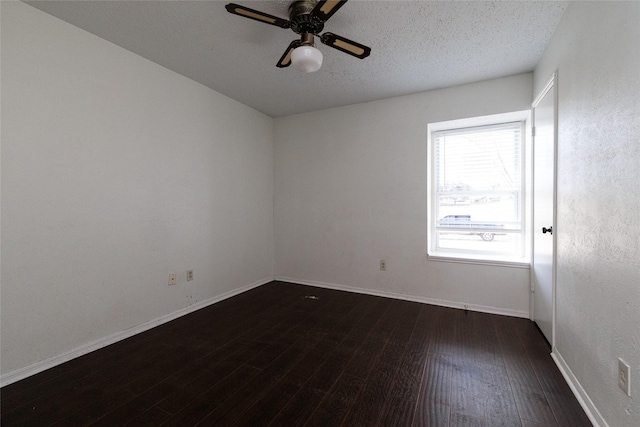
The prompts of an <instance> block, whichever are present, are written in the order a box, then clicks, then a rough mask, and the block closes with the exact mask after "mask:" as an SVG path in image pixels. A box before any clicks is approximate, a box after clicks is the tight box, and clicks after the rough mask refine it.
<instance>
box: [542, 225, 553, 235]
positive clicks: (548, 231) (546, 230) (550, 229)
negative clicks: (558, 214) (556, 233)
mask: <svg viewBox="0 0 640 427" xmlns="http://www.w3.org/2000/svg"><path fill="white" fill-rule="evenodd" d="M545 233H549V234H553V226H551V227H549V228H546V227H542V234H545Z"/></svg>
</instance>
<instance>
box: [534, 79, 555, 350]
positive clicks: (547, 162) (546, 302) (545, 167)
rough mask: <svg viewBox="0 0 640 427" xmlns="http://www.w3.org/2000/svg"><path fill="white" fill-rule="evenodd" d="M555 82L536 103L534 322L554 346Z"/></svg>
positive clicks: (553, 80)
mask: <svg viewBox="0 0 640 427" xmlns="http://www.w3.org/2000/svg"><path fill="white" fill-rule="evenodd" d="M555 153H556V79H555V75H554V76H553V77H552V78H551V80H550V81H549V84H547V86H546V87H545V89H544V90H543V91H542V92H541V93H540V95H538V97H537V98H536V100H535V101H534V102H533V260H532V282H533V320H534V321H535V322H536V324H537V325H538V327H539V328H540V330H541V331H542V333H543V334H544V336H545V337H546V338H547V341H549V343H550V344H551V346H552V348H553V346H554V341H553V338H554V335H553V334H554V315H555V266H554V262H555V233H556V231H557V230H556V229H555V227H554V219H555V215H554V213H555V171H556V162H555V159H556V156H555Z"/></svg>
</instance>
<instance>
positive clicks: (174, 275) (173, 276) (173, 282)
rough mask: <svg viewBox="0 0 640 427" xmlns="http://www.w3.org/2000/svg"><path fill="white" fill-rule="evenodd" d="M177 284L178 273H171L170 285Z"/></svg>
mask: <svg viewBox="0 0 640 427" xmlns="http://www.w3.org/2000/svg"><path fill="white" fill-rule="evenodd" d="M175 284H176V273H169V286H171V285H175Z"/></svg>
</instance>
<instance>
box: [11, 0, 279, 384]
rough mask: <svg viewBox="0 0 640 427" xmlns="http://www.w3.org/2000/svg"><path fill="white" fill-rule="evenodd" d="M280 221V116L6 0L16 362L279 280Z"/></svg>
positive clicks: (36, 358) (60, 351)
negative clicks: (174, 276)
mask: <svg viewBox="0 0 640 427" xmlns="http://www.w3.org/2000/svg"><path fill="white" fill-rule="evenodd" d="M272 231H273V120H272V119H271V118H269V117H267V116H264V115H262V114H260V113H258V112H256V111H255V110H252V109H250V108H249V107H246V106H244V105H242V104H240V103H238V102H236V101H233V100H231V99H229V98H227V97H224V96H222V95H220V94H218V93H216V92H213V91H211V90H209V89H207V88H205V87H204V86H201V85H199V84H197V83H195V82H193V81H191V80H189V79H187V78H184V77H182V76H179V75H177V74H175V73H173V72H171V71H169V70H167V69H164V68H162V67H160V66H158V65H156V64H154V63H151V62H149V61H147V60H145V59H143V58H141V57H139V56H136V55H134V54H133V53H131V52H128V51H126V50H124V49H122V48H119V47H117V46H115V45H113V44H110V43H108V42H106V41H104V40H102V39H100V38H97V37H95V36H93V35H90V34H88V33H86V32H84V31H82V30H80V29H78V28H76V27H73V26H71V25H68V24H66V23H64V22H62V21H59V20H57V19H56V18H53V17H51V16H49V15H47V14H45V13H43V12H41V11H38V10H36V9H34V8H32V7H30V6H28V5H26V4H24V3H18V2H4V1H3V2H2V276H1V279H2V309H1V311H2V315H1V319H2V342H1V343H2V373H3V374H6V373H10V372H13V371H15V370H18V369H20V368H24V367H25V366H29V365H31V364H33V363H37V362H41V361H43V360H47V359H48V358H51V357H55V356H58V355H60V354H64V353H65V352H68V351H70V350H72V349H75V348H78V347H81V346H83V345H86V344H87V343H90V342H93V341H95V340H99V339H101V338H103V337H106V336H110V335H111V334H114V333H117V332H120V331H125V330H127V329H128V328H131V327H134V326H136V325H140V324H143V323H145V322H148V321H150V320H153V319H157V318H159V317H161V316H164V315H167V314H168V313H172V312H176V311H178V310H182V309H185V308H186V307H189V306H191V305H193V304H196V303H202V301H206V300H208V299H211V298H215V297H218V296H220V295H223V294H225V293H228V292H233V291H236V290H238V289H239V288H242V287H243V286H249V285H255V284H259V283H260V282H264V281H265V280H266V281H268V280H271V279H272V277H273V271H272V270H273V237H272ZM187 269H193V270H194V272H195V280H194V281H193V282H189V283H188V284H187V283H186V282H185V279H186V277H185V275H186V270H187ZM169 272H177V273H178V285H176V286H172V287H169V286H167V280H168V273H169Z"/></svg>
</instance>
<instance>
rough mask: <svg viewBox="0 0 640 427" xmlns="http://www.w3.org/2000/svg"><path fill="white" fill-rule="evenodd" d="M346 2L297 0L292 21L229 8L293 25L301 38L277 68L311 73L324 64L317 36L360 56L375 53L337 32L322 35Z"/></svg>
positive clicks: (229, 7)
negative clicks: (315, 40) (315, 37)
mask: <svg viewBox="0 0 640 427" xmlns="http://www.w3.org/2000/svg"><path fill="white" fill-rule="evenodd" d="M346 2H347V0H298V1H294V2H293V3H291V5H290V6H289V20H286V19H283V18H278V17H277V16H273V15H269V14H267V13H264V12H260V11H258V10H254V9H249V8H248V7H244V6H241V5H239V4H235V3H229V4H228V5H226V6H225V8H226V9H227V11H228V12H230V13H233V14H235V15H239V16H242V17H244V18H249V19H254V20H256V21H260V22H264V23H266V24H270V25H275V26H276V27H280V28H290V29H292V30H293V32H295V33H296V34H300V40H294V41H292V42H291V44H290V45H289V47H287V50H285V52H284V54H283V55H282V57H281V58H280V60H279V61H278V63H277V64H276V67H278V68H285V67H288V66H289V65H291V64H293V66H294V67H295V68H297V69H299V70H300V71H304V72H306V73H310V72H313V71H317V70H318V69H319V68H320V66H321V65H322V52H320V51H319V50H318V49H316V48H315V46H314V36H317V37H318V38H319V39H320V41H321V42H322V43H323V44H325V45H327V46H330V47H332V48H334V49H338V50H339V51H342V52H344V53H348V54H349V55H352V56H355V57H356V58H360V59H364V58H366V57H367V56H369V54H370V53H371V48H369V47H367V46H365V45H363V44H360V43H357V42H354V41H353V40H349V39H347V38H345V37H342V36H339V35H337V34H333V33H328V32H327V33H324V34H322V35H319V34H320V32H321V31H322V30H323V28H324V23H325V22H327V20H328V19H329V18H331V17H332V16H333V14H334V13H336V12H337V11H338V9H340V8H341V7H342V6H344V4H345V3H346Z"/></svg>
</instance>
